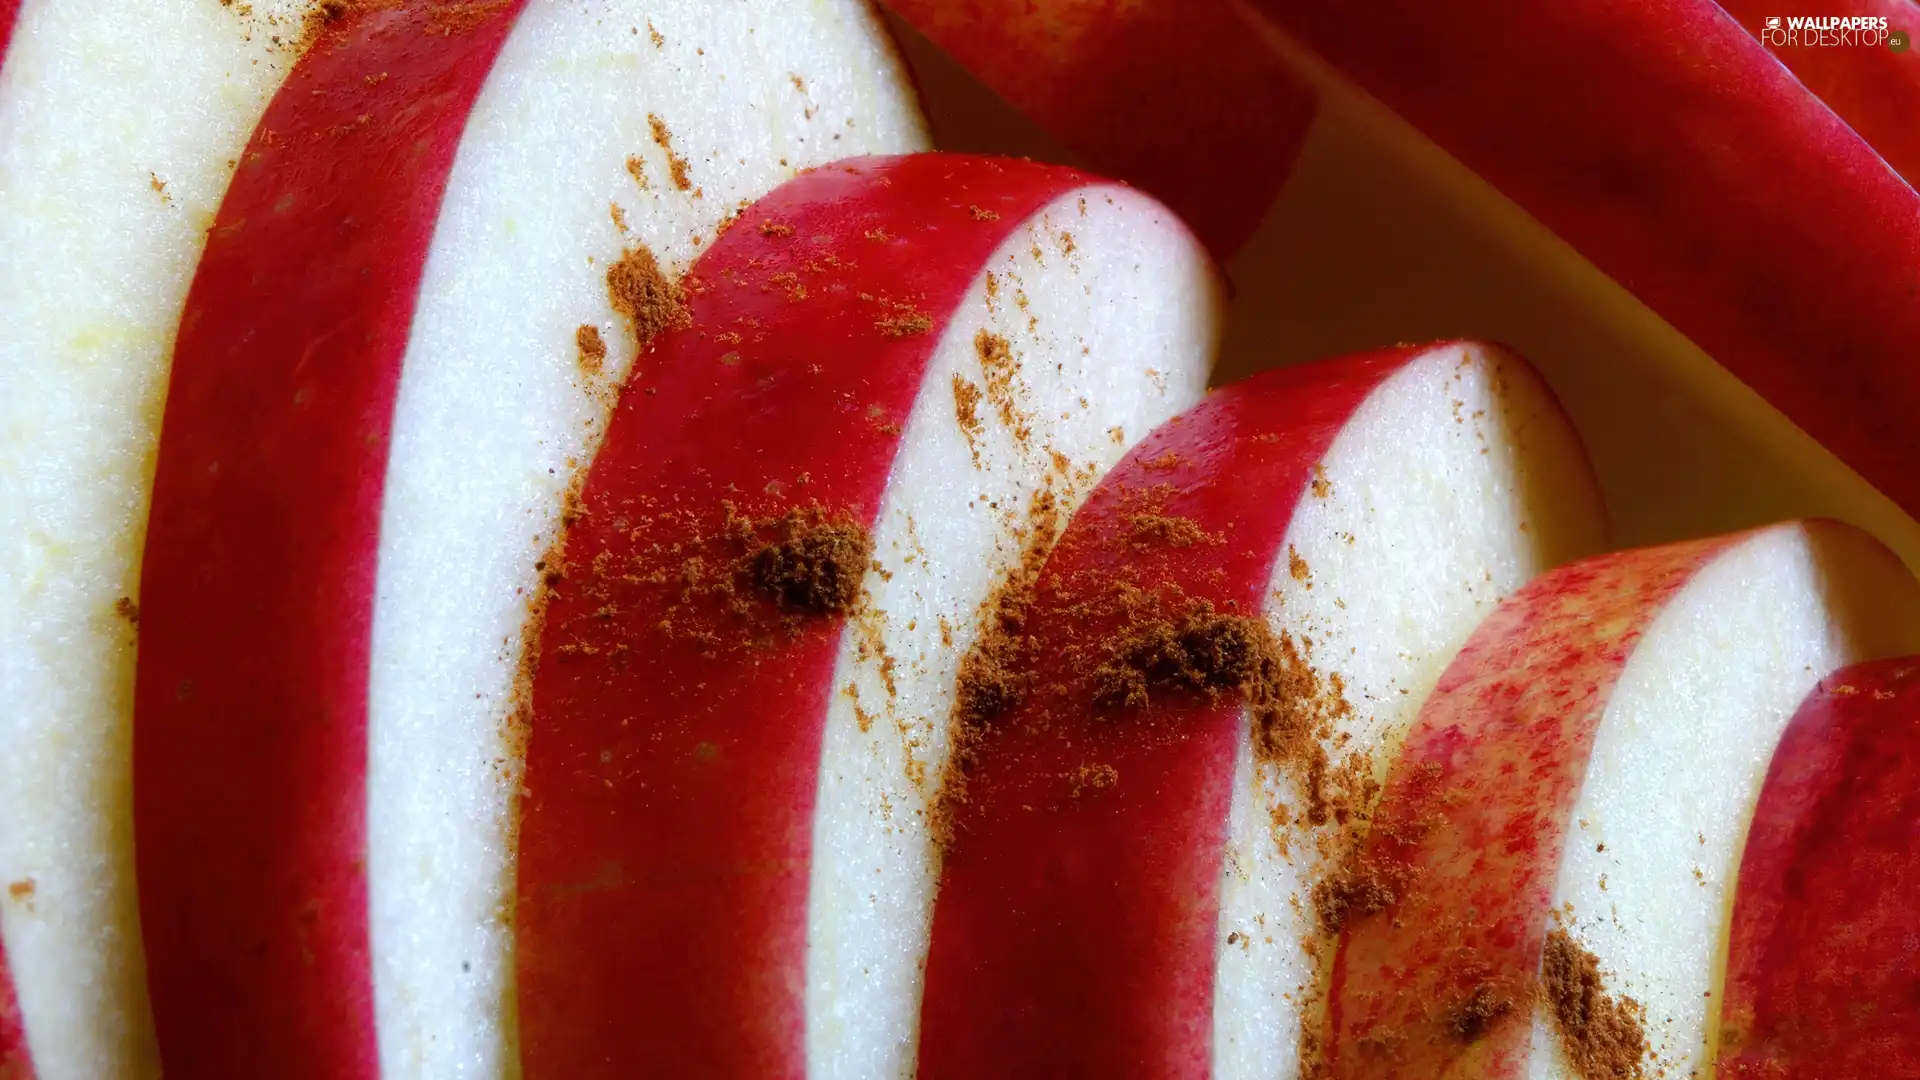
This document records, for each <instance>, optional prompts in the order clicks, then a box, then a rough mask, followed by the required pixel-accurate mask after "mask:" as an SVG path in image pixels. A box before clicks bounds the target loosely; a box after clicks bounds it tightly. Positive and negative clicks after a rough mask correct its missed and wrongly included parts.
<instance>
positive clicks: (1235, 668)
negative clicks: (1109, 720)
mask: <svg viewBox="0 0 1920 1080" xmlns="http://www.w3.org/2000/svg"><path fill="white" fill-rule="evenodd" d="M1112 649H1113V655H1112V658H1111V659H1109V660H1108V661H1107V662H1106V663H1104V664H1102V665H1100V667H1098V668H1096V669H1095V670H1094V673H1093V703H1094V706H1095V707H1096V708H1105V709H1122V708H1139V707H1141V706H1144V705H1146V704H1147V703H1148V700H1149V698H1150V694H1151V691H1152V690H1154V689H1156V688H1158V689H1169V690H1197V691H1202V692H1205V693H1219V692H1221V691H1224V690H1235V689H1238V690H1242V691H1247V690H1256V691H1257V690H1259V689H1261V687H1260V686H1259V684H1260V683H1261V681H1262V680H1263V678H1265V677H1266V675H1267V674H1268V673H1269V672H1270V671H1271V670H1272V669H1273V668H1275V667H1277V666H1278V664H1279V655H1278V650H1277V648H1276V647H1275V645H1274V641H1273V635H1272V632H1271V631H1269V630H1268V629H1267V624H1266V623H1265V622H1264V621H1262V620H1259V619H1253V618H1249V617H1247V616H1244V615H1227V614H1222V613H1220V612H1217V611H1215V610H1214V608H1213V605H1212V604H1210V603H1207V602H1205V601H1200V602H1199V603H1197V604H1195V605H1194V606H1193V608H1192V609H1191V610H1189V611H1187V612H1186V613H1185V614H1184V615H1182V616H1180V617H1179V618H1178V619H1177V620H1175V619H1154V620H1150V621H1147V622H1143V623H1141V624H1139V625H1136V626H1134V627H1131V628H1129V629H1128V630H1127V631H1126V632H1125V633H1124V634H1123V635H1122V636H1121V637H1120V638H1119V639H1118V640H1117V641H1115V642H1113V645H1112Z"/></svg>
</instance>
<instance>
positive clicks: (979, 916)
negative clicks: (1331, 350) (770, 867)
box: [919, 347, 1427, 1080]
mask: <svg viewBox="0 0 1920 1080" xmlns="http://www.w3.org/2000/svg"><path fill="white" fill-rule="evenodd" d="M1426 351H1427V349H1426V348H1425V347H1421V348H1404V347H1403V348H1396V349H1384V350H1380V351H1378V352H1373V353H1365V354H1361V355H1358V356H1354V357H1350V358H1346V359H1343V360H1338V361H1333V362H1331V363H1327V364H1315V365H1310V366H1303V367H1296V368H1287V369H1281V370H1278V371H1274V372H1270V373H1267V374H1263V375H1259V376H1256V377H1254V378H1252V379H1249V380H1246V381H1244V382H1240V383H1237V384H1234V385H1232V386H1229V387H1227V388H1225V389H1222V390H1217V391H1215V392H1214V393H1213V394H1212V396H1210V397H1209V398H1207V400H1206V401H1204V402H1203V403H1201V404H1200V405H1198V406H1196V407H1195V408H1193V409H1191V410H1189V411H1188V412H1187V413H1185V414H1184V415H1182V416H1181V417H1179V418H1177V419H1175V420H1173V421H1171V422H1169V423H1167V424H1164V425H1162V426H1161V427H1160V428H1159V429H1158V430H1156V431H1155V432H1154V433H1153V434H1151V435H1149V436H1148V437H1147V438H1146V439H1144V440H1143V441H1142V442H1141V443H1140V445H1139V446H1137V447H1135V448H1134V449H1133V450H1132V451H1131V452H1130V453H1129V454H1128V455H1127V457H1126V458H1125V459H1124V460H1122V462H1121V463H1120V464H1119V465H1117V466H1115V468H1114V470H1113V471H1112V472H1110V473H1108V475H1107V477H1106V479H1105V480H1103V481H1102V482H1101V484H1100V486H1099V487H1097V488H1096V489H1095V490H1094V492H1093V494H1092V495H1091V496H1090V497H1089V498H1088V500H1087V502H1086V504H1085V505H1084V506H1082V507H1081V509H1080V510H1079V511H1077V512H1076V513H1075V515H1074V517H1073V521H1072V523H1071V524H1070V525H1069V526H1068V528H1067V531H1066V533H1065V535H1064V536H1063V537H1062V538H1061V541H1060V543H1059V544H1058V545H1057V546H1056V547H1055V548H1054V550H1053V553H1052V554H1051V555H1050V556H1049V558H1048V561H1047V564H1046V567H1045V568H1044V569H1043V570H1042V572H1041V575H1040V579H1039V582H1038V583H1037V585H1036V587H1035V589H1034V595H1035V597H1036V601H1035V604H1034V608H1033V610H1032V613H1031V614H1030V615H1029V616H1028V617H1027V619H1026V622H1025V626H1024V630H1025V632H1026V633H1027V634H1028V635H1030V638H1031V642H1032V649H1031V652H1030V655H1032V656H1034V657H1036V660H1035V662H1034V663H1033V664H1032V665H1031V668H1030V669H1029V671H1028V674H1029V675H1030V677H1031V679H1032V682H1031V683H1030V685H1031V686H1033V687H1039V688H1049V689H1045V690H1038V689H1037V690H1031V691H1029V694H1028V697H1027V699H1026V700H1025V701H1024V702H1022V704H1021V705H1019V706H1017V707H1016V708H1014V709H1013V710H1011V711H1010V712H1008V713H1007V714H1004V715H1002V716H1000V717H998V718H996V719H995V720H994V721H993V725H992V728H991V732H990V734H988V735H986V736H984V737H983V738H982V739H981V741H980V744H979V746H978V749H977V755H976V756H975V758H974V760H973V762H972V764H971V766H970V768H969V770H968V773H967V777H968V781H967V801H965V802H964V803H962V804H960V805H959V806H958V807H957V808H956V809H955V810H954V811H953V813H954V817H953V822H952V824H953V830H952V831H953V840H952V843H951V846H950V847H949V849H948V851H947V854H946V861H945V864H944V866H943V868H942V874H941V882H940V893H939V899H938V901H937V902H936V904H935V907H934V922H933V938H932V949H931V953H930V955H929V957H928V960H927V980H926V997H925V1000H924V1003H923V1004H922V1007H921V1035H920V1071H919V1076H920V1078H921V1080H973V1078H975V1077H983V1076H992V1077H1008V1078H1015V1077H1033V1078H1043V1077H1046V1078H1051V1077H1061V1076H1100V1077H1110V1078H1116V1080H1117V1078H1125V1077H1136V1078H1140V1080H1146V1078H1155V1080H1173V1078H1191V1080H1204V1078H1206V1077H1207V1076H1209V1075H1210V1073H1211V1069H1212V1058H1211V1045H1212V1015H1213V1013H1212V1008H1213V980H1214V949H1215V942H1216V937H1217V934H1218V932H1219V931H1218V927H1219V897H1218V893H1219V883H1220V867H1221V865H1222V860H1223V859H1224V858H1225V855H1224V847H1225V842H1226V831H1227V812H1228V806H1229V803H1230V801H1231V795H1232V784H1233V779H1232V778H1233V761H1234V747H1235V743H1236V740H1237V737H1238V731H1239V728H1240V725H1242V724H1243V723H1245V721H1244V719H1243V712H1242V707H1241V702H1240V700H1239V698H1238V697H1237V696H1232V695H1229V696H1223V697H1219V698H1215V699H1213V700H1209V699H1208V698H1206V697H1205V696H1202V695H1197V694H1192V695H1188V694H1172V693H1157V692H1156V694H1155V696H1154V698H1153V700H1152V701H1151V703H1150V704H1148V705H1146V706H1144V707H1142V708H1140V709H1139V710H1137V711H1134V710H1130V711H1128V712H1127V713H1126V714H1124V715H1123V716H1119V717H1115V716H1112V715H1108V714H1105V713H1099V714H1096V713H1095V711H1094V710H1093V709H1091V708H1089V707H1087V703H1088V702H1090V701H1091V700H1092V694H1093V691H1092V688H1091V683H1090V680H1089V678H1088V675H1087V672H1085V671H1084V670H1079V669H1076V668H1075V667H1074V666H1073V661H1072V660H1071V659H1070V658H1069V655H1068V653H1069V649H1070V648H1071V647H1072V646H1074V645H1080V646H1085V645H1086V644H1088V643H1090V642H1097V641H1099V640H1101V638H1102V637H1103V636H1104V635H1106V634H1108V633H1109V632H1110V631H1111V630H1112V629H1114V625H1115V623H1116V620H1115V619H1114V618H1113V617H1108V618H1107V619H1106V620H1102V619H1100V618H1091V619H1090V618H1088V617H1087V616H1086V615H1085V613H1084V611H1079V612H1076V611H1075V610H1074V609H1075V607H1076V606H1077V605H1080V604H1083V603H1084V602H1085V601H1088V600H1091V599H1094V598H1093V597H1090V596H1087V595H1085V587H1084V586H1081V585H1078V583H1081V582H1086V581H1100V582H1108V581H1116V580H1122V579H1123V578H1122V577H1120V576H1119V575H1133V576H1134V577H1133V580H1136V581H1137V582H1138V583H1139V584H1140V585H1141V586H1142V587H1143V588H1151V587H1154V586H1156V585H1158V586H1163V587H1165V586H1172V587H1177V588H1179V589H1180V590H1181V591H1183V592H1184V593H1186V594H1187V595H1188V596H1190V597H1193V598H1195V599H1200V600H1206V601H1210V602H1211V603H1212V604H1213V605H1214V607H1215V608H1216V609H1217V610H1229V609H1231V610H1237V611H1240V612H1243V613H1249V614H1257V613H1258V612H1260V611H1261V610H1262V608H1263V600H1264V598H1265V594H1266V591H1267V588H1268V585H1269V583H1270V581H1271V578H1272V574H1273V567H1274V560H1275V559H1276V558H1284V557H1285V552H1284V550H1283V544H1284V538H1285V535H1286V529H1287V525H1288V523H1289V522H1290V521H1291V520H1292V518H1293V513H1294V506H1295V501H1294V500H1291V499H1288V498H1285V497H1280V496H1284V494H1285V493H1288V492H1303V491H1305V490H1306V488H1307V484H1308V480H1309V477H1310V470H1311V468H1312V467H1313V465H1314V464H1315V463H1317V462H1318V461H1319V460H1320V459H1321V458H1322V457H1323V456H1324V455H1325V452H1326V449H1327V446H1328V445H1329V444H1330V443H1331V442H1332V441H1333V438H1334V436H1335V435H1337V434H1338V433H1339V431H1340V429H1341V427H1342V426H1343V425H1344V424H1345V423H1346V422H1347V420H1348V418H1349V417H1351V416H1352V415H1353V411H1354V409H1355V408H1357V407H1358V406H1359V404H1360V403H1361V402H1362V401H1363V400H1364V399H1365V398H1366V396H1367V394H1368V393H1369V392H1371V391H1372V390H1373V389H1374V388H1375V387H1376V386H1378V385H1379V384H1380V382H1381V381H1382V380H1383V379H1385V378H1386V377H1388V376H1390V375H1391V374H1393V373H1394V372H1395V371H1396V370H1398V369H1399V368H1400V367H1401V366H1402V365H1403V364H1405V363H1406V362H1407V361H1408V360H1409V359H1411V358H1412V357H1414V356H1417V355H1420V354H1422V353H1424V352H1426ZM1168 455H1172V456H1171V458H1169V456H1168ZM1162 484H1165V485H1170V486H1171V493H1170V494H1169V495H1168V497H1167V498H1166V501H1165V503H1164V506H1165V509H1164V510H1160V511H1156V512H1159V513H1164V514H1166V515H1169V516H1174V517H1184V518H1187V519H1190V520H1191V521H1193V522H1194V523H1195V524H1197V525H1198V526H1199V527H1200V528H1201V529H1202V530H1204V531H1205V532H1207V533H1209V534H1214V535H1217V536H1220V537H1223V538H1225V540H1224V542H1223V543H1219V544H1202V545H1197V546H1193V547H1187V548H1171V547H1150V548H1146V549H1144V550H1141V549H1139V548H1138V547H1137V546H1136V545H1131V544H1129V543H1128V542H1127V539H1126V537H1127V518H1128V516H1129V515H1130V513H1133V512H1137V511H1130V510H1128V509H1127V502H1126V500H1127V498H1128V497H1129V496H1134V497H1137V496H1138V493H1139V492H1140V491H1142V490H1146V489H1151V488H1154V487H1156V486H1158V485H1162ZM1056 687H1058V688H1064V691H1063V692H1064V694H1065V696H1064V697H1061V696H1058V695H1056V694H1054V693H1053V692H1052V691H1051V688H1056ZM1063 702H1064V703H1065V704H1064V705H1063V704H1061V703H1063ZM1088 765H1105V766H1109V767H1111V768H1113V769H1114V770H1115V773H1114V777H1115V779H1114V782H1113V783H1112V785H1111V786H1109V787H1106V788H1104V789H1101V790H1099V791H1097V792H1094V793H1091V794H1088V793H1085V792H1082V793H1081V795H1080V797H1078V798H1075V797H1074V795H1073V777H1074V775H1075V774H1076V772H1077V771H1078V770H1080V769H1082V768H1083V767H1085V766H1088Z"/></svg>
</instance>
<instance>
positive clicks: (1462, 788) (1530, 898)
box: [1325, 536, 1741, 1080]
mask: <svg viewBox="0 0 1920 1080" xmlns="http://www.w3.org/2000/svg"><path fill="white" fill-rule="evenodd" d="M1740 539H1741V537H1739V536H1731V537H1715V538H1713V539H1708V540H1696V541H1691V542H1688V543H1682V544H1673V545H1669V546H1665V547H1658V548H1646V549H1641V550H1637V551H1627V552H1620V553H1617V554H1612V555H1603V556H1598V557H1596V558H1591V559H1586V560H1583V561H1581V562H1577V563H1572V564H1569V565H1567V566H1564V567H1561V568H1559V569H1557V570H1552V571H1549V572H1548V573H1546V574H1543V575H1542V576H1540V577H1538V578H1536V579H1534V581H1533V582H1532V583H1531V584H1529V585H1527V586H1526V587H1524V588H1522V589H1521V590H1520V591H1519V592H1517V593H1515V594H1514V595H1512V596H1511V597H1508V598H1507V600H1506V601H1504V602H1503V603H1502V604H1501V605H1500V606H1499V607H1498V608H1496V609H1495V610H1494V613H1493V614H1492V615H1490V616H1488V617H1487V620H1486V621H1485V622H1483V623H1482V624H1481V625H1480V627H1479V629H1477V630H1475V631H1474V634H1473V637H1472V638H1471V639H1469V640H1468V642H1467V645H1466V647H1465V648H1464V649H1462V650H1461V652H1460V654H1459V656H1457V657H1456V658H1455V659H1454V661H1453V663H1452V664H1450V665H1448V667H1447V670H1446V672H1445V673H1444V674H1443V675H1442V676H1441V677H1440V682H1439V683H1438V685H1437V686H1435V688H1434V691H1433V696H1432V697H1430V698H1428V699H1427V703H1426V705H1425V706H1424V707H1422V709H1421V711H1420V716H1419V718H1418V719H1417V720H1416V721H1415V722H1414V726H1413V729H1412V731H1411V732H1410V733H1409V734H1408V737H1407V741H1406V744H1405V746H1404V748H1403V749H1402V750H1401V753H1400V756H1399V757H1398V758H1397V759H1396V760H1395V762H1394V766H1393V770H1392V772H1391V774H1390V775H1389V778H1388V781H1387V785H1386V788H1385V791H1384V792H1383V794H1382V796H1381V801H1380V805H1379V809H1378V811H1377V813H1376V816H1375V818H1374V823H1373V827H1372V830H1371V831H1370V833H1369V834H1368V839H1367V842H1366V845H1365V847H1364V849H1363V853H1362V856H1361V865H1362V866H1367V867H1375V868H1380V869H1382V870H1384V871H1386V872H1387V876H1390V877H1399V878H1400V879H1401V880H1400V881H1399V882H1398V888H1397V890H1396V891H1397V893H1398V896H1397V900H1396V902H1394V903H1392V904H1389V905H1387V906H1386V908H1385V910H1383V911H1379V912H1377V913H1374V914H1371V915H1363V916H1358V917H1355V918H1353V919H1350V920H1349V922H1348V923H1347V925H1346V927H1345V928H1344V930H1343V932H1342V934H1341V938H1340V943H1339V946H1338V948H1337V951H1336V953H1335V957H1334V965H1333V977H1332V982H1331V985H1330V988H1329V991H1328V998H1329V999H1328V1010H1327V1011H1328V1017H1327V1036H1326V1042H1325V1045H1326V1047H1327V1050H1326V1058H1325V1060H1326V1065H1327V1068H1328V1072H1329V1075H1330V1076H1331V1077H1335V1078H1338V1080H1363V1078H1364V1080H1391V1078H1400V1077H1410V1076H1420V1077H1430V1078H1433V1080H1443V1078H1450V1080H1482V1078H1506V1077H1516V1076H1521V1075H1524V1074H1523V1073H1522V1072H1520V1071H1518V1070H1520V1069H1521V1067H1522V1065H1523V1064H1524V1055H1525V1053H1526V1050H1527V1041H1528V1034H1529V1031H1530V1016H1531V1013H1530V1011H1529V1010H1527V1009H1524V1008H1521V1009H1514V1010H1512V1011H1511V1012H1509V1013H1508V1014H1507V1015H1506V1016H1505V1018H1503V1019H1501V1020H1498V1021H1496V1022H1494V1023H1493V1024H1492V1025H1491V1026H1490V1027H1489V1028H1488V1029H1487V1030H1486V1031H1485V1032H1484V1033H1483V1034H1482V1035H1481V1036H1480V1037H1478V1038H1476V1039H1474V1040H1472V1041H1470V1042H1468V1041H1463V1040H1462V1039H1461V1038H1460V1037H1459V1035H1458V1034H1457V1032H1456V1031H1455V1030H1453V1029H1452V1028H1450V1027H1449V1025H1448V1022H1447V1016H1448V1013H1449V1011H1450V1010H1451V1009H1452V1007H1453V1006H1455V1005H1457V1004H1458V1003H1461V1002H1463V1001H1466V1000H1467V999H1468V998H1469V997H1470V996H1472V994H1473V992H1474V991H1475V990H1476V989H1477V988H1479V987H1482V986H1486V987H1489V988H1491V989H1494V990H1496V991H1502V992H1506V993H1509V994H1512V995H1513V996H1515V997H1516V998H1517V997H1519V996H1520V995H1521V994H1524V993H1525V991H1526V988H1528V987H1531V986H1532V984H1533V979H1534V976H1535V974H1536V973H1537V972H1538V970H1539V968H1540V956H1541V952H1542V950H1543V948H1544V946H1545V943H1546V935H1547V930H1548V926H1549V919H1548V909H1549V907H1550V906H1551V903H1552V894H1553V886H1554V881H1555V876H1556V874H1557V872H1558V869H1559V853H1560V851H1561V850H1562V847H1563V845H1564V843H1565V841H1566V830H1567V826H1568V821H1567V819H1568V817H1569V816H1570V815H1571V814H1572V811H1573V805H1574V802H1575V800H1576V799H1577V798H1578V797H1579V793H1580V784H1581V780H1582V778H1583V777H1584V776H1585V774H1586V767H1587V760H1588V757H1589V755H1590V754H1591V752H1592V749H1593V740H1594V735H1595V733H1596V731H1597V729H1598V727H1599V723H1600V719H1601V717H1602V715H1603V714H1604V712H1605V710H1606V706H1607V700H1608V698H1609V697H1610V696H1611V694H1612V691H1613V687H1614V683H1615V681H1616V680H1617V679H1618V678H1619V675H1620V671H1621V668H1622V667H1623V665H1624V664H1625V662H1626V660H1627V658H1628V656H1630V655H1631V654H1632V652H1633V648H1634V645H1635V644H1636V643H1637V642H1638V641H1639V639H1640V637H1641V635H1642V634H1643V633H1644V632H1645V630H1646V627H1647V625H1648V624H1649V623H1650V622H1651V621H1652V619H1653V617H1654V616H1655V615H1656V614H1658V612H1659V610H1660V608H1661V607H1662V606H1663V605H1664V604H1665V603H1666V601H1667V600H1669V599H1670V598H1671V597H1672V596H1673V594H1674V593H1675V592H1677V591H1678V590H1679V589H1680V588H1681V587H1682V586H1684V585H1685V584H1686V582H1687V580H1688V579H1689V578H1690V577H1691V576H1692V575H1693V574H1694V572H1695V571H1697V570H1698V569H1699V568H1700V567H1702V566H1703V565H1705V564H1706V563H1707V562H1708V561H1709V560H1710V559H1712V558H1713V557H1714V556H1715V555H1717V554H1719V553H1720V552H1721V551H1723V550H1724V549H1726V548H1727V547H1728V546H1729V545H1731V544H1733V543H1737V542H1738V541H1739V540H1740ZM1383 1048H1384V1050H1383Z"/></svg>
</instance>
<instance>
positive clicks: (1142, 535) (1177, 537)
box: [1127, 513, 1221, 548]
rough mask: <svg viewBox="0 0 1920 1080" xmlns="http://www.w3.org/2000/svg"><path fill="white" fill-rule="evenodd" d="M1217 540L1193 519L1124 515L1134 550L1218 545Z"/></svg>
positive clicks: (1164, 515)
mask: <svg viewBox="0 0 1920 1080" xmlns="http://www.w3.org/2000/svg"><path fill="white" fill-rule="evenodd" d="M1220 539H1221V538H1220V537H1218V536H1215V535H1214V534H1212V533H1209V532H1207V531H1206V530H1205V529H1202V528H1201V527H1200V523H1199V522H1197V521H1195V520H1193V519H1192V518H1184V517H1176V516H1174V515H1171V514H1152V513H1142V514H1129V515H1127V540H1128V542H1129V543H1131V544H1132V545H1133V546H1134V547H1136V548H1149V547H1170V548H1190V547H1194V546H1196V545H1198V544H1217V543H1220Z"/></svg>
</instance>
